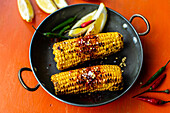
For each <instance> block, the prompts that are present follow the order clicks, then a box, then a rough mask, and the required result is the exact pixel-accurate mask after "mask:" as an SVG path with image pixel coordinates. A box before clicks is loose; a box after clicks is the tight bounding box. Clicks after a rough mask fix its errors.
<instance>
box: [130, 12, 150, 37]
mask: <svg viewBox="0 0 170 113" xmlns="http://www.w3.org/2000/svg"><path fill="white" fill-rule="evenodd" d="M135 17H139V18H142V19H143V21H144V22H145V23H146V26H147V29H146V31H145V32H143V33H138V35H139V36H143V35H147V34H148V33H149V31H150V24H149V22H148V20H147V19H146V18H145V17H144V16H142V15H140V14H134V15H132V16H131V17H130V19H129V22H130V23H131V22H132V20H133V19H134V18H135Z"/></svg>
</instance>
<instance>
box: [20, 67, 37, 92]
mask: <svg viewBox="0 0 170 113" xmlns="http://www.w3.org/2000/svg"><path fill="white" fill-rule="evenodd" d="M23 71H32V70H31V69H30V68H27V67H24V68H21V69H20V70H19V72H18V79H19V81H20V83H21V85H22V86H23V87H24V88H25V89H26V90H28V91H35V90H37V89H38V88H39V86H40V84H37V85H36V86H35V87H34V88H30V87H28V86H27V85H26V84H25V83H24V81H23V79H22V76H21V73H22V72H23Z"/></svg>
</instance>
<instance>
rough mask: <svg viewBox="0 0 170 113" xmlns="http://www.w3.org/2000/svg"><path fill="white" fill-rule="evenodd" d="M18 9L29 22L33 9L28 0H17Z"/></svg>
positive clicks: (32, 16) (32, 15)
mask: <svg viewBox="0 0 170 113" xmlns="http://www.w3.org/2000/svg"><path fill="white" fill-rule="evenodd" d="M17 5H18V10H19V13H20V15H21V17H22V18H23V20H26V21H27V22H31V21H32V19H33V18H34V10H33V8H32V5H31V3H30V1H29V0H17Z"/></svg>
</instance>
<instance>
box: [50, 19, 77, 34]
mask: <svg viewBox="0 0 170 113" xmlns="http://www.w3.org/2000/svg"><path fill="white" fill-rule="evenodd" d="M76 18H77V16H74V17H71V18H69V19H67V20H66V21H64V22H63V23H61V24H59V25H57V26H56V27H55V28H53V29H52V32H54V31H55V30H57V29H60V28H62V27H64V26H66V25H68V24H70V23H72V22H73V21H74V20H75V19H76Z"/></svg>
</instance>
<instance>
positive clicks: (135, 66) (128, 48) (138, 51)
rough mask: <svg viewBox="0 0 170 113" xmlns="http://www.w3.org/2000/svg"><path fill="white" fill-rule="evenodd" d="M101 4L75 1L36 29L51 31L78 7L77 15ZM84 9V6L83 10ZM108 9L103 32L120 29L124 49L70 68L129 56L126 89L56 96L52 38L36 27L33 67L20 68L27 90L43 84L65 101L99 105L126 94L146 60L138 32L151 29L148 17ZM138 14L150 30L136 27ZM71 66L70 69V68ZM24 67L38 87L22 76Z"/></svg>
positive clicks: (32, 47) (32, 89)
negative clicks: (30, 72)
mask: <svg viewBox="0 0 170 113" xmlns="http://www.w3.org/2000/svg"><path fill="white" fill-rule="evenodd" d="M97 8H98V5H95V4H76V5H70V6H68V7H65V8H63V9H60V10H57V11H56V12H54V13H53V14H51V15H49V16H48V17H47V18H46V19H45V20H44V21H43V22H42V23H41V24H40V25H39V26H38V28H37V31H41V32H48V31H50V30H51V29H52V28H54V27H55V26H56V25H57V24H59V23H61V22H63V21H64V20H66V19H68V18H70V17H73V16H74V15H76V14H77V13H78V12H79V11H81V13H79V15H78V18H79V19H80V18H81V17H82V16H84V15H86V14H88V13H90V12H91V11H93V10H95V9H97ZM81 9H83V10H81ZM107 11H108V20H107V23H106V25H105V28H104V30H103V32H114V31H117V32H119V33H121V34H122V35H123V36H124V49H123V50H122V51H120V52H118V53H116V54H114V55H111V56H109V57H108V58H107V59H104V60H95V61H91V62H90V63H89V62H86V63H85V64H82V65H79V66H77V67H74V68H71V69H76V68H80V67H86V66H89V64H90V65H97V64H100V62H101V61H102V62H103V64H115V63H114V60H113V59H114V58H115V57H119V58H120V59H121V58H122V57H127V61H126V65H127V66H126V68H124V73H123V77H124V89H123V90H122V91H117V92H108V91H105V92H96V93H92V94H79V95H63V96H56V95H55V93H54V87H53V84H52V82H51V81H50V77H51V75H52V74H55V73H60V71H59V70H57V68H56V63H55V62H54V60H53V58H54V55H53V54H52V45H53V43H52V42H51V40H50V39H48V38H45V37H43V36H42V35H41V34H39V33H38V32H37V31H35V33H34V35H33V37H32V41H31V44H30V51H29V58H30V64H31V69H30V68H26V67H24V68H21V69H20V70H19V72H18V77H19V80H20V82H21V84H22V86H23V87H24V88H25V89H27V90H28V91H35V90H37V89H38V87H39V86H40V85H41V87H42V88H43V89H44V90H45V91H46V92H48V93H49V94H50V95H51V96H52V97H54V98H56V99H57V100H60V101H62V102H65V103H67V104H71V105H76V106H86V107H87V106H99V105H103V104H107V103H109V102H112V101H114V100H116V99H118V98H119V97H121V96H122V95H123V94H125V93H126V92H127V91H128V90H129V89H130V88H131V87H132V85H133V84H134V82H135V81H136V79H137V78H138V76H139V73H140V70H141V67H142V62H143V49H142V44H141V41H140V38H139V36H141V35H146V34H147V33H148V32H149V30H150V27H149V23H148V21H147V20H146V19H145V18H144V17H143V16H142V15H139V14H135V15H133V16H132V17H131V18H130V20H129V21H128V20H127V19H126V18H124V17H123V16H122V15H121V14H119V13H117V12H116V11H114V10H111V9H109V8H107ZM135 17H140V18H142V19H143V20H144V21H145V23H146V25H147V30H146V31H145V32H144V33H137V32H136V30H135V29H134V27H133V26H132V25H131V21H132V20H133V18H135ZM68 70H69V69H68ZM22 71H32V72H33V73H34V76H35V78H36V79H37V81H38V84H37V86H36V87H35V88H30V87H28V86H27V85H26V84H25V83H24V81H23V79H22V76H21V75H22V74H21V73H22Z"/></svg>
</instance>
